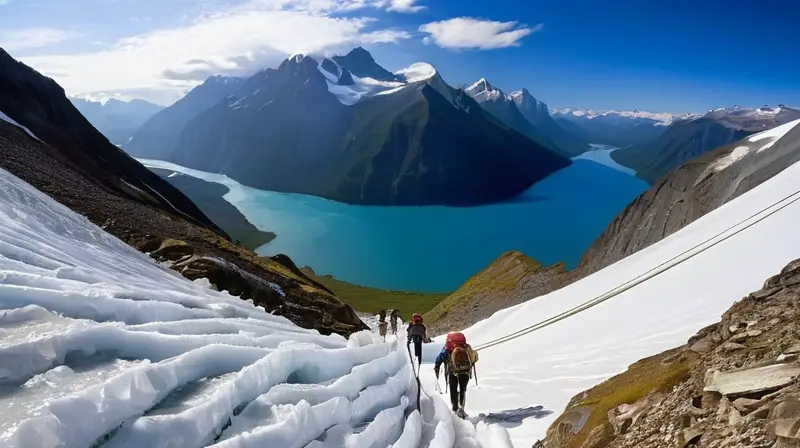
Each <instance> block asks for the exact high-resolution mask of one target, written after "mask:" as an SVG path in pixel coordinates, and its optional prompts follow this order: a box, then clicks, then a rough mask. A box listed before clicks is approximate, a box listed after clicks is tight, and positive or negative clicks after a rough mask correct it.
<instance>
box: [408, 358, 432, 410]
mask: <svg viewBox="0 0 800 448" xmlns="http://www.w3.org/2000/svg"><path fill="white" fill-rule="evenodd" d="M406 351H408V360H409V361H411V372H412V373H414V379H416V380H417V411H419V412H420V413H422V409H421V408H420V405H419V403H420V398H421V396H420V392H421V391H422V383H421V382H420V380H419V371H418V370H416V369H414V356H413V355H411V346H410V345H409V344H406ZM425 395H428V394H425ZM428 398H430V397H428Z"/></svg>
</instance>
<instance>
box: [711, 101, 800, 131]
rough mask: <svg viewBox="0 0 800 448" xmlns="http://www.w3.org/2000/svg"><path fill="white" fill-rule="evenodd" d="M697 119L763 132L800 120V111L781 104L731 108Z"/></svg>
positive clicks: (719, 108)
mask: <svg viewBox="0 0 800 448" xmlns="http://www.w3.org/2000/svg"><path fill="white" fill-rule="evenodd" d="M695 118H703V119H711V120H715V121H717V122H719V123H722V124H724V125H727V126H730V127H733V128H736V129H746V130H749V131H756V132H759V131H762V130H766V129H771V128H773V127H775V126H777V125H780V124H783V123H787V122H789V121H793V120H795V119H798V118H800V109H797V108H794V107H789V106H786V105H784V104H780V105H778V106H776V107H770V106H763V107H759V108H751V107H742V106H731V107H718V108H716V109H712V110H709V111H708V113H706V114H705V115H698V116H696V117H695Z"/></svg>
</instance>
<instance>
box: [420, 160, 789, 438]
mask: <svg viewBox="0 0 800 448" xmlns="http://www.w3.org/2000/svg"><path fill="white" fill-rule="evenodd" d="M799 200H800V164H793V165H792V166H790V167H789V168H787V169H785V170H784V171H782V172H780V173H779V174H777V175H776V176H774V177H773V178H771V179H769V180H767V181H766V182H764V183H762V184H761V185H759V186H758V187H756V188H755V189H753V190H750V191H749V192H747V193H745V194H743V195H741V196H739V197H738V198H736V199H734V200H732V201H730V202H728V203H726V204H724V205H722V206H721V207H719V208H718V209H716V210H714V211H713V212H710V213H709V214H707V215H705V216H703V217H702V218H700V219H698V220H697V221H695V222H693V223H692V224H690V225H688V226H687V227H685V228H683V229H682V230H680V231H678V232H676V233H674V234H672V235H670V236H668V237H666V238H665V239H663V240H662V241H660V242H658V243H656V244H654V245H652V246H649V247H647V248H645V249H643V250H641V251H639V252H637V253H635V254H633V255H631V256H629V257H627V258H625V259H623V260H621V261H619V262H617V263H615V264H613V265H611V266H609V267H607V268H605V269H603V270H601V271H599V272H597V273H595V274H593V275H591V276H589V277H586V278H584V279H583V280H581V281H578V282H576V283H573V284H571V285H569V286H567V287H565V288H563V289H560V290H558V291H555V292H552V293H550V294H547V295H545V296H541V297H539V298H536V299H533V300H530V301H528V302H525V303H523V304H521V305H518V306H515V307H512V308H507V309H505V310H503V311H500V312H497V313H495V314H494V315H493V316H492V317H490V318H488V319H485V320H483V321H481V322H479V323H477V324H475V325H473V326H472V327H470V328H468V329H466V330H465V333H466V335H467V340H468V341H469V342H470V343H471V344H472V345H473V347H476V348H478V349H479V354H480V361H479V364H478V366H477V373H478V378H479V385H478V386H475V385H474V383H472V384H471V386H470V390H469V391H468V393H467V405H466V411H467V412H468V413H469V414H470V415H477V414H479V413H483V412H499V411H502V410H508V409H515V408H520V407H524V406H530V405H542V406H544V409H545V410H551V411H553V412H554V413H553V414H551V415H550V416H547V417H545V418H541V419H538V420H537V419H527V420H525V421H523V422H522V424H521V425H519V426H515V427H510V428H509V429H508V430H509V433H510V434H511V438H512V441H513V443H514V446H516V447H529V446H531V444H533V443H534V442H535V441H536V440H537V439H543V438H544V436H545V431H546V430H547V428H548V426H549V425H550V424H551V423H552V422H553V420H555V418H556V417H557V416H558V415H559V414H560V413H561V412H562V411H563V410H564V408H565V407H566V405H567V403H568V402H569V400H570V399H571V398H572V397H573V396H575V395H577V394H578V393H580V392H582V391H584V390H587V389H589V388H590V387H592V386H594V385H596V384H598V383H600V382H602V381H604V380H606V379H608V378H610V377H611V376H613V375H615V374H618V373H620V372H623V371H625V369H626V368H627V367H628V366H629V365H630V364H632V363H634V362H635V361H637V360H639V359H641V358H644V357H647V356H650V355H654V354H657V353H660V352H662V351H664V350H666V349H670V348H673V347H675V346H679V345H682V344H684V343H685V342H686V340H687V339H688V338H689V337H690V336H692V335H694V334H695V333H696V332H697V330H699V329H701V328H703V327H705V326H706V325H708V324H711V323H714V322H716V321H718V320H719V318H720V316H721V315H722V313H723V312H724V311H725V310H727V309H728V308H729V307H730V306H731V305H732V304H733V303H734V302H735V301H737V300H739V299H741V298H742V297H743V296H745V295H746V294H748V293H750V292H752V291H755V290H758V289H760V288H761V286H762V283H763V282H764V280H765V279H766V278H767V277H769V276H770V275H772V274H773V273H774V272H776V271H779V270H780V269H781V268H783V267H784V266H785V265H786V264H787V263H789V262H790V261H792V260H794V259H797V258H798V256H799V255H800V232H797V222H798V219H800V202H795V201H799ZM665 268H666V269H665ZM653 274H656V275H653ZM640 281H641V282H640ZM620 286H624V287H623V288H620ZM615 288H617V289H616V291H615ZM609 291H615V292H616V294H614V293H613V292H612V293H611V294H607V295H606V293H608V292H609ZM598 298H599V299H600V300H595V299H598ZM604 298H608V300H605V301H604V300H602V299H604ZM593 301H596V302H597V303H596V304H595V305H594V306H587V307H586V308H585V309H583V308H578V309H576V307H581V306H582V305H591V304H592V303H593ZM553 318H555V319H553ZM549 319H552V320H549ZM537 324H538V325H537ZM529 328H531V329H533V330H534V331H529V332H528V331H522V330H524V329H529ZM517 332H520V334H519V336H518V337H515V338H508V339H506V340H505V342H500V343H498V344H495V345H491V343H492V341H496V340H497V339H498V338H503V337H506V336H508V335H512V334H515V333H517ZM437 342H438V343H441V342H442V341H441V340H437ZM440 348H441V345H440V344H431V345H428V346H426V352H425V360H426V361H427V362H432V361H433V358H434V357H435V355H436V352H437V351H438V349H440ZM422 372H423V375H422V380H423V385H425V386H426V387H433V382H434V381H435V379H434V378H433V373H432V369H431V368H430V366H429V365H426V366H423V368H422Z"/></svg>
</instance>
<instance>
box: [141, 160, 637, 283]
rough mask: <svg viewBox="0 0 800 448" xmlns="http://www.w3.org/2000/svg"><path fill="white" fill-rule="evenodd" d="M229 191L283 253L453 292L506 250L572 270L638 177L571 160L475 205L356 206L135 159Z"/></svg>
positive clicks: (370, 279) (354, 274) (266, 250)
mask: <svg viewBox="0 0 800 448" xmlns="http://www.w3.org/2000/svg"><path fill="white" fill-rule="evenodd" d="M140 162H142V163H143V164H145V165H146V166H148V167H152V168H161V169H165V170H174V171H176V172H180V173H184V174H187V175H191V176H194V177H197V178H200V179H204V180H206V181H209V182H217V183H221V184H224V185H226V186H227V187H228V188H230V192H229V193H228V194H226V195H225V196H224V198H225V199H226V200H227V201H229V202H230V203H232V204H233V205H234V206H236V207H237V208H238V209H239V210H240V211H241V212H242V214H244V216H245V217H246V218H247V220H248V221H250V222H251V223H253V224H254V225H255V226H256V227H258V228H259V229H262V230H267V231H271V232H275V233H276V234H277V238H276V239H275V240H273V241H272V242H270V243H268V244H266V245H264V246H262V247H260V248H259V249H258V250H257V252H258V253H259V254H261V255H275V254H279V253H283V254H286V255H289V256H290V257H291V258H292V259H293V260H294V262H295V263H296V264H297V265H298V266H311V267H312V268H313V269H314V270H315V271H316V272H317V273H318V274H330V275H333V276H334V277H336V278H338V279H340V280H344V281H347V282H352V283H355V284H359V285H363V286H370V287H376V288H383V289H396V290H405V291H425V292H448V291H452V290H454V289H456V288H457V287H458V286H460V285H461V284H462V283H463V282H464V281H465V280H467V279H468V278H469V277H470V276H471V275H473V274H475V273H477V272H478V271H480V270H481V269H483V268H484V267H486V266H487V265H488V264H489V263H491V262H492V260H494V259H495V258H497V257H498V256H499V255H500V254H501V253H503V252H505V251H509V250H519V251H521V252H523V253H525V254H527V255H529V256H531V257H533V258H534V259H536V260H537V261H539V262H541V263H543V264H545V265H549V264H552V263H556V262H559V261H563V262H565V263H566V264H567V266H568V267H574V266H575V265H576V264H577V263H578V261H579V259H580V256H581V255H582V254H583V252H584V251H585V250H586V249H587V248H588V247H589V245H590V244H591V242H592V241H593V240H594V239H595V238H596V237H597V236H599V235H600V233H602V231H603V230H604V229H605V228H606V226H607V225H608V223H609V222H610V221H611V219H613V218H614V216H616V214H617V213H619V212H620V211H621V210H622V209H623V208H624V207H625V206H626V205H627V204H628V203H629V202H630V201H631V200H633V199H634V198H635V197H636V196H638V195H639V194H640V193H642V192H643V191H644V190H645V189H646V188H647V184H646V183H645V182H643V181H641V180H639V179H637V178H635V177H633V176H630V175H629V174H626V173H623V172H620V171H618V170H614V169H611V168H609V167H607V166H604V165H601V164H599V163H596V162H593V161H591V160H576V161H575V163H573V164H572V165H570V166H569V167H567V168H565V169H562V170H560V171H557V172H556V173H554V174H552V175H551V176H549V177H547V178H546V179H544V180H543V181H541V182H538V183H537V184H535V185H534V186H532V187H531V188H530V189H528V190H527V191H525V192H524V193H522V194H521V195H519V196H518V197H516V198H514V199H512V200H509V201H506V202H503V203H497V204H491V205H484V206H477V207H445V206H424V207H384V206H380V207H376V206H355V205H348V204H342V203H339V202H334V201H329V200H326V199H322V198H318V197H314V196H306V195H300V194H287V193H276V192H271V191H263V190H257V189H254V188H250V187H246V186H243V185H241V184H239V183H237V182H235V181H233V180H231V179H230V178H228V177H227V176H224V175H220V174H211V173H205V172H201V171H196V170H192V169H188V168H185V167H181V166H178V165H175V164H172V163H167V162H162V161H157V160H145V159H140Z"/></svg>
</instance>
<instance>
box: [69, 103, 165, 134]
mask: <svg viewBox="0 0 800 448" xmlns="http://www.w3.org/2000/svg"><path fill="white" fill-rule="evenodd" d="M70 101H72V104H73V105H74V106H75V107H76V108H77V109H78V111H80V113H81V114H83V116H84V117H86V119H87V120H89V122H90V123H92V125H94V127H96V128H97V130H98V131H100V132H101V133H102V134H103V135H105V136H106V138H108V139H109V140H110V141H111V143H113V144H115V145H121V144H123V143H125V142H126V141H128V139H130V138H131V137H132V136H133V133H134V132H136V130H137V129H139V127H140V126H141V125H142V124H143V123H144V122H145V121H147V120H148V119H149V118H150V117H152V116H153V115H155V114H156V113H158V112H159V111H160V110H162V109H164V107H162V106H159V105H157V104H153V103H150V102H147V101H144V100H138V99H135V100H131V101H121V100H118V99H114V98H112V99H109V100H108V101H105V102H100V101H91V100H88V99H83V98H70Z"/></svg>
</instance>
